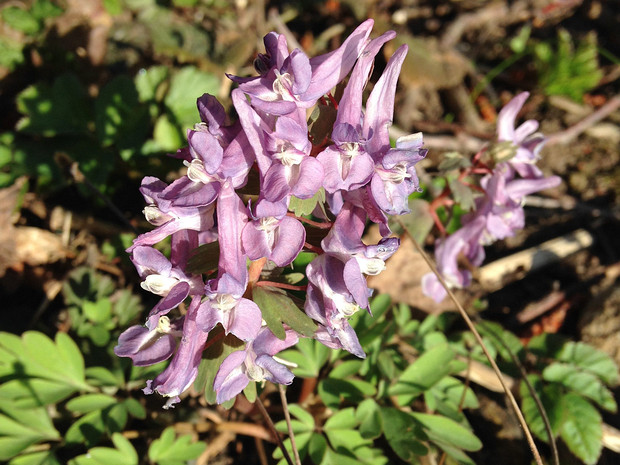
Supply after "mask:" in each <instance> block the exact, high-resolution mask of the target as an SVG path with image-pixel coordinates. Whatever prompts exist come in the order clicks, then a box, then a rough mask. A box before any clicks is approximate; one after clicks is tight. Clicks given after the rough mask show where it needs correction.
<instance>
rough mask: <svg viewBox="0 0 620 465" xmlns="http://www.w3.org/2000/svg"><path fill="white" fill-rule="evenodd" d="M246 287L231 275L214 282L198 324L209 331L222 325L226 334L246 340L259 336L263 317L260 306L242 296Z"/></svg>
mask: <svg viewBox="0 0 620 465" xmlns="http://www.w3.org/2000/svg"><path fill="white" fill-rule="evenodd" d="M244 293H245V285H244V284H241V283H240V282H239V281H237V280H236V279H235V278H233V277H232V276H230V275H228V274H223V275H222V276H220V277H219V278H217V279H214V280H211V281H209V282H208V283H207V285H206V287H205V295H206V299H205V300H204V301H203V302H202V304H200V313H199V316H198V324H199V325H200V328H202V330H203V331H205V332H209V331H211V330H212V329H213V328H215V326H216V325H217V324H218V323H219V324H221V325H222V327H223V328H224V332H225V333H226V334H229V333H232V334H234V335H235V336H237V337H238V338H239V339H241V340H243V341H250V340H252V339H254V338H255V337H256V335H257V334H258V330H259V329H260V326H261V321H262V314H261V311H260V309H259V308H258V305H256V304H255V303H254V302H253V301H251V300H249V299H246V298H244V297H243V294H244Z"/></svg>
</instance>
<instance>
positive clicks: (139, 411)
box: [123, 397, 146, 420]
mask: <svg viewBox="0 0 620 465" xmlns="http://www.w3.org/2000/svg"><path fill="white" fill-rule="evenodd" d="M123 404H124V405H125V409H126V410H127V413H129V414H130V415H131V416H132V417H134V418H139V419H140V420H144V419H145V418H146V409H145V408H144V406H143V405H142V404H141V403H140V402H139V401H138V400H136V399H134V398H133V397H130V398H128V399H125V400H124V401H123Z"/></svg>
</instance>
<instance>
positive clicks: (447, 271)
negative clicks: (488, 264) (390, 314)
mask: <svg viewBox="0 0 620 465" xmlns="http://www.w3.org/2000/svg"><path fill="white" fill-rule="evenodd" d="M528 95H529V94H528V93H527V92H523V93H521V94H519V95H517V96H516V97H515V98H513V99H512V100H511V101H510V102H509V103H508V104H507V105H506V106H505V107H504V108H503V109H502V111H501V112H500V113H499V115H498V120H497V144H496V145H495V148H494V150H491V151H493V154H492V155H493V158H494V160H493V161H495V162H496V163H495V166H494V167H493V169H491V170H488V171H489V172H488V173H487V174H485V176H484V177H483V178H482V179H481V180H480V187H481V188H482V191H483V195H482V196H480V197H479V198H478V199H477V200H476V206H475V210H474V211H473V212H472V213H469V214H467V215H464V216H463V217H461V225H462V226H461V228H460V229H459V230H458V231H456V232H455V233H453V234H452V235H450V236H448V237H447V238H445V239H442V240H438V241H437V243H436V247H435V257H436V261H437V269H438V271H439V273H440V274H441V275H442V277H443V278H444V280H445V281H446V283H447V284H448V286H450V287H454V288H463V287H467V286H468V285H469V284H470V282H471V277H472V276H471V273H470V271H469V270H467V269H462V268H460V267H459V263H458V260H459V256H464V257H465V258H466V259H467V260H468V261H469V263H470V264H471V265H472V266H474V267H476V266H480V265H481V264H482V262H483V261H484V257H485V253H484V246H485V245H489V244H491V243H493V242H495V241H497V240H501V239H505V238H506V237H510V236H513V235H514V234H515V232H516V231H518V230H519V229H522V228H523V226H524V213H523V202H524V198H525V196H526V195H528V194H532V193H534V192H538V191H540V190H543V189H548V188H550V187H555V186H557V185H558V184H559V183H560V181H561V179H560V178H559V177H557V176H550V177H545V176H544V175H543V173H542V172H541V171H540V169H539V168H537V167H536V162H537V161H538V159H539V152H540V150H541V148H542V146H543V144H544V142H545V140H544V137H543V136H542V135H540V134H538V133H536V130H537V129H538V122H537V121H534V120H528V121H526V122H524V123H523V124H522V125H521V126H519V127H518V128H515V119H516V117H517V114H518V113H519V111H520V110H521V108H522V107H523V104H524V103H525V101H526V100H527V97H528ZM422 290H423V292H424V294H426V295H427V296H429V297H432V298H433V299H435V300H436V301H437V302H440V301H441V300H443V299H444V297H445V296H446V295H447V292H446V290H445V289H444V287H443V286H442V285H441V283H440V282H439V280H438V279H437V276H436V275H435V274H433V273H428V274H426V275H424V276H423V277H422Z"/></svg>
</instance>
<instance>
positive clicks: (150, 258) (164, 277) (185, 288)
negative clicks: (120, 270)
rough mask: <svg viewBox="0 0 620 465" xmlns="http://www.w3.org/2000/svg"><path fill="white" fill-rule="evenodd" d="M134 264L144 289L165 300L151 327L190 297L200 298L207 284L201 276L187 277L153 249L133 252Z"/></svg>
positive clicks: (152, 314) (150, 321) (153, 314)
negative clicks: (197, 296) (196, 296)
mask: <svg viewBox="0 0 620 465" xmlns="http://www.w3.org/2000/svg"><path fill="white" fill-rule="evenodd" d="M131 261H132V262H133V264H134V265H135V267H136V270H137V271H138V274H139V275H140V277H141V278H142V279H143V281H142V282H141V283H140V286H141V287H142V288H143V289H144V290H146V291H149V292H152V293H153V294H156V295H159V296H161V297H162V299H161V300H160V301H159V303H158V304H157V305H156V306H155V307H154V308H153V309H152V310H151V312H150V314H149V318H148V323H147V326H148V327H149V329H152V328H154V327H155V326H157V324H158V321H159V318H160V317H161V316H162V315H165V314H166V313H168V312H169V311H170V310H172V309H173V308H175V307H176V306H178V305H179V304H180V303H181V302H183V301H184V300H185V299H186V298H187V296H188V295H200V294H202V290H203V288H204V283H203V281H202V278H201V277H200V276H194V275H187V274H186V273H185V272H184V271H183V269H181V268H180V267H176V266H172V263H171V262H170V261H169V260H168V259H167V258H166V257H165V256H164V255H163V254H162V253H161V252H160V251H159V250H156V249H154V248H152V247H143V246H139V247H136V248H135V249H134V250H133V253H132V256H131Z"/></svg>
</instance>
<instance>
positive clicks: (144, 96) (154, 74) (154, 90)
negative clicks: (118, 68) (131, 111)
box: [135, 65, 169, 102]
mask: <svg viewBox="0 0 620 465" xmlns="http://www.w3.org/2000/svg"><path fill="white" fill-rule="evenodd" d="M168 74H169V73H168V67H167V66H163V65H160V66H151V67H150V68H149V69H142V70H140V71H139V72H138V74H137V75H136V77H135V84H136V90H137V91H138V95H139V97H140V101H141V102H148V101H149V100H159V98H158V96H159V92H158V89H160V86H161V85H162V83H163V82H164V81H165V80H166V79H167V78H168Z"/></svg>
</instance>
